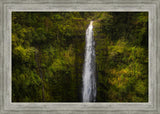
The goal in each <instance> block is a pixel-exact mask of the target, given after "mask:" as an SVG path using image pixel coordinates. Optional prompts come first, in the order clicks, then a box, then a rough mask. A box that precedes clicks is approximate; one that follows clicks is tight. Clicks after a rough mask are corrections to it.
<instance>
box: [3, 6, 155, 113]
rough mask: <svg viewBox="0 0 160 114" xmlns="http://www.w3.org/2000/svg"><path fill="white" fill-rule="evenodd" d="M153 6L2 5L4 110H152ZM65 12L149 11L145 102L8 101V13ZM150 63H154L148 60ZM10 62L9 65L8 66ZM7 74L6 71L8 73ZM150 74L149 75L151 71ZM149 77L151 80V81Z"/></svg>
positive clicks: (9, 59) (9, 94)
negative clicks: (147, 80)
mask: <svg viewBox="0 0 160 114" xmlns="http://www.w3.org/2000/svg"><path fill="white" fill-rule="evenodd" d="M153 7H154V5H153V4H152V5H144V6H142V5H140V4H108V5H107V4H83V5H81V4H78V5H77V4H75V5H74V4H5V9H4V15H5V16H4V21H5V19H7V20H6V21H5V23H4V32H5V33H4V36H5V40H4V43H5V44H9V45H10V46H9V47H7V48H4V53H5V54H6V55H10V56H9V57H6V59H7V60H8V61H4V62H5V66H6V68H7V69H6V70H7V71H5V76H4V78H5V80H4V81H5V88H4V89H5V90H6V91H5V92H4V97H5V101H4V108H5V109H6V110H97V109H98V110H154V109H155V107H154V106H155V103H156V101H155V100H156V99H155V96H156V94H155V93H154V92H155V89H156V85H155V83H154V80H155V78H156V75H155V71H154V70H155V69H153V68H151V66H152V67H153V66H154V64H152V63H155V61H154V60H153V59H154V58H155V57H154V56H155V53H154V52H152V53H151V50H152V51H153V49H155V47H154V45H155V43H156V42H155V31H156V28H155V26H156V25H155V18H154V16H155V15H156V14H155V9H154V8H153ZM16 11H17V12H30V11H31V12H64V11H65V12H68V11H82V12H94V11H96V12H102V11H105V12H143V11H145V12H148V14H149V24H148V25H149V31H148V33H149V39H148V40H149V44H148V45H149V46H148V47H149V54H148V57H149V64H148V65H149V70H148V71H149V75H148V78H149V84H148V86H149V87H148V89H149V93H148V97H149V99H148V100H149V102H148V103H137V102H135V103H134V102H130V103H129V102H123V103H122V102H121V103H117V102H103V103H100V102H98V103H97V102H96V103H81V102H77V103H76V102H74V103H64V102H58V103H51V102H50V103H49V102H43V103H42V102H36V103H26V102H25V103H22V102H19V103H18V102H16V103H13V102H12V101H11V76H12V73H11V66H12V65H11V59H12V57H11V13H12V12H16ZM151 60H153V61H151ZM8 62H9V63H8ZM8 71H9V72H8ZM151 71H152V72H151ZM151 76H152V78H151Z"/></svg>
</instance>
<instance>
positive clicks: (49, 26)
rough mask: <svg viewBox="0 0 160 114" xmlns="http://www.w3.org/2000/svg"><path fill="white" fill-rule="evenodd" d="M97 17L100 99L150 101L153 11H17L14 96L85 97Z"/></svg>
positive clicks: (37, 98) (14, 17) (29, 98)
mask: <svg viewBox="0 0 160 114" xmlns="http://www.w3.org/2000/svg"><path fill="white" fill-rule="evenodd" d="M91 20H94V22H93V27H94V39H95V43H96V45H95V50H96V78H97V80H96V81H97V97H96V102H147V101H148V13H147V12H12V101H13V102H81V99H82V94H81V91H82V71H83V64H84V51H85V49H84V48H85V33H86V29H87V27H88V25H89V23H90V21H91Z"/></svg>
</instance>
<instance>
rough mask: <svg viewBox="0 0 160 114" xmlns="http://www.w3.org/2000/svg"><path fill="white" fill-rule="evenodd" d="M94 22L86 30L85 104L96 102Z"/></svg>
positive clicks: (83, 95) (83, 93) (83, 96)
mask: <svg viewBox="0 0 160 114" xmlns="http://www.w3.org/2000/svg"><path fill="white" fill-rule="evenodd" d="M92 24H93V21H91V22H90V25H89V26H88V28H87V30H86V46H85V61H84V66H83V90H82V99H83V102H95V101H96V77H95V76H96V75H95V49H94V45H95V41H94V38H93V25H92Z"/></svg>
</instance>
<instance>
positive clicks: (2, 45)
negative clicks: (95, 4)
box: [0, 2, 160, 112]
mask: <svg viewBox="0 0 160 114" xmlns="http://www.w3.org/2000/svg"><path fill="white" fill-rule="evenodd" d="M158 3H159V2H158ZM158 8H159V6H158ZM158 11H159V10H158ZM1 15H3V16H4V14H3V10H1ZM3 16H2V17H3ZM158 19H159V14H158V15H157V22H159V21H158ZM157 22H156V23H157ZM1 23H2V19H1ZM157 28H158V30H159V24H158V27H157V26H156V31H158V30H157ZM1 29H2V30H1V31H3V25H1ZM157 33H158V32H157ZM1 37H3V35H1ZM157 37H159V34H158V35H157ZM0 40H2V41H3V40H4V39H3V38H1V39H0ZM158 42H160V41H159V40H158ZM158 42H157V43H158ZM0 46H1V47H4V44H3V43H2V44H1V45H0ZM156 46H158V45H157V44H156ZM156 48H157V47H156ZM1 51H2V50H1ZM156 51H157V53H158V52H159V48H158V50H156ZM0 54H1V56H3V53H0ZM2 58H3V57H2ZM158 58H159V57H157V59H156V61H157V62H158V63H159V61H158V60H159V59H158ZM2 61H3V60H1V62H2ZM2 63H3V62H2ZM2 66H3V64H2ZM2 68H3V67H2ZM156 68H157V71H158V70H159V67H157V65H156ZM1 73H2V75H3V74H4V72H3V71H1ZM156 75H157V76H156V78H158V73H156ZM1 78H2V79H3V77H1ZM157 81H159V79H158V80H157ZM157 84H158V83H157ZM1 85H4V83H3V82H1ZM157 86H158V87H159V86H160V84H158V85H157ZM1 90H3V89H2V88H1ZM157 95H159V94H157ZM156 97H158V96H156ZM158 98H159V97H158ZM2 100H3V98H2ZM2 105H3V104H2ZM156 106H158V105H156ZM157 108H159V106H158V107H156V108H155V109H154V110H155V111H156V110H157ZM43 111H46V110H43ZM81 111H83V110H81ZM88 111H89V110H88ZM101 111H102V110H101ZM106 111H110V110H106ZM121 111H124V110H121ZM129 111H130V110H129ZM134 111H135V110H134ZM158 112H159V111H158Z"/></svg>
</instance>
